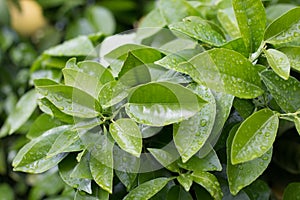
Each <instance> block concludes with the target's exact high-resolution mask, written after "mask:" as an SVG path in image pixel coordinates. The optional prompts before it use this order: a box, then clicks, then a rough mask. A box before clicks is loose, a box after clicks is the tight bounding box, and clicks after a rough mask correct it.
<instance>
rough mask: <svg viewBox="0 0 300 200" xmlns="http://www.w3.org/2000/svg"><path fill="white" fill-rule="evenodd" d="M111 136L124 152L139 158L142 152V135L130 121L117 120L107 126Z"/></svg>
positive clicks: (124, 119)
mask: <svg viewBox="0 0 300 200" xmlns="http://www.w3.org/2000/svg"><path fill="white" fill-rule="evenodd" d="M109 131H110V133H111V136H112V137H113V138H114V140H115V141H116V142H117V144H118V145H119V146H120V147H121V149H123V150H124V151H126V152H128V153H130V154H132V155H134V156H136V157H140V154H141V152H142V133H141V131H140V129H139V127H138V125H137V124H136V123H135V122H134V121H133V120H132V119H126V118H123V119H118V120H117V121H116V122H115V123H111V124H110V126H109Z"/></svg>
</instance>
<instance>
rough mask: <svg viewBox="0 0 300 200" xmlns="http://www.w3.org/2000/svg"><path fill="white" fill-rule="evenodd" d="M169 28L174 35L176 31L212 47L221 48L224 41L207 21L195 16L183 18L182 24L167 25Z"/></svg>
mask: <svg viewBox="0 0 300 200" xmlns="http://www.w3.org/2000/svg"><path fill="white" fill-rule="evenodd" d="M169 28H170V29H171V30H172V31H175V33H176V32H177V31H178V32H181V33H184V34H186V35H188V36H190V37H192V38H195V39H197V40H200V41H201V42H204V43H207V44H210V45H213V46H221V45H222V44H224V43H225V41H226V40H225V39H224V37H223V36H222V35H221V34H220V33H219V32H218V31H216V30H215V29H214V27H212V26H211V25H210V23H209V22H208V21H206V20H203V19H202V18H200V17H196V16H190V17H187V18H184V19H183V21H182V22H177V23H174V24H171V25H169Z"/></svg>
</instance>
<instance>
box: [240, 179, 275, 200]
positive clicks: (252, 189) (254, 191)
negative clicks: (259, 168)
mask: <svg viewBox="0 0 300 200" xmlns="http://www.w3.org/2000/svg"><path fill="white" fill-rule="evenodd" d="M245 192H246V193H247V195H248V196H249V197H250V198H251V199H252V200H264V199H269V198H270V195H271V189H270V187H269V185H268V184H267V183H266V182H265V181H262V180H260V179H257V180H256V181H254V182H253V183H252V184H251V185H249V186H248V187H246V188H245Z"/></svg>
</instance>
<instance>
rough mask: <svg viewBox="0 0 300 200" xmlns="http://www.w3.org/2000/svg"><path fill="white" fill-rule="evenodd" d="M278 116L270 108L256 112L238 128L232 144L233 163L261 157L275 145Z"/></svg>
mask: <svg viewBox="0 0 300 200" xmlns="http://www.w3.org/2000/svg"><path fill="white" fill-rule="evenodd" d="M278 125H279V119H278V116H277V115H276V114H275V113H274V112H273V111H271V110H269V109H263V110H260V111H258V112H255V113H254V114H252V115H251V116H250V117H248V118H247V119H246V120H245V121H244V122H243V123H242V124H241V126H240V127H239V129H238V130H237V132H236V134H235V136H234V138H233V141H232V146H231V163H232V164H234V165H235V164H239V163H243V162H247V161H251V160H253V159H255V158H258V157H261V156H262V155H263V154H265V153H266V152H267V151H268V150H269V149H270V148H271V147H272V145H273V143H274V141H275V137H276V133H277V129H278Z"/></svg>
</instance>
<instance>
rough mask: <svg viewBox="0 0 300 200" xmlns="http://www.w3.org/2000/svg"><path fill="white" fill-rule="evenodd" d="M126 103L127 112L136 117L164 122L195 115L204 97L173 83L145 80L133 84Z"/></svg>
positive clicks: (151, 122)
mask: <svg viewBox="0 0 300 200" xmlns="http://www.w3.org/2000/svg"><path fill="white" fill-rule="evenodd" d="M128 102H129V103H128V104H127V105H126V113H127V114H128V115H129V116H130V118H132V119H134V120H135V121H137V122H139V123H142V124H146V125H150V126H163V125H167V124H172V123H175V122H179V121H182V120H184V119H187V118H189V117H191V116H193V115H195V114H196V113H197V112H198V111H199V110H200V109H201V107H202V106H203V105H204V103H205V101H204V100H202V99H201V98H200V97H199V96H198V95H196V94H194V93H193V92H192V91H191V90H189V89H187V88H185V87H183V86H181V85H178V84H173V83H167V82H157V83H148V84H145V85H142V86H139V87H137V88H135V89H134V90H133V91H132V92H131V94H130V96H129V98H128Z"/></svg>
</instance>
